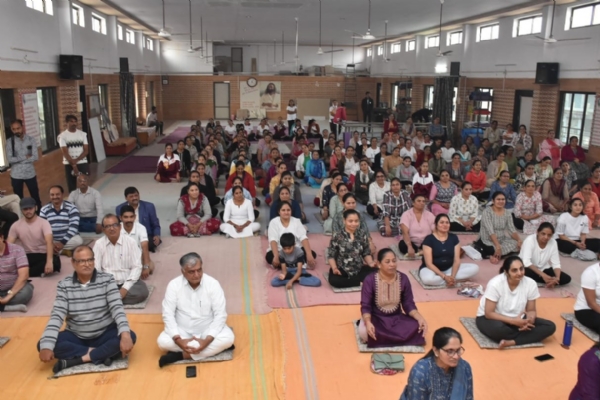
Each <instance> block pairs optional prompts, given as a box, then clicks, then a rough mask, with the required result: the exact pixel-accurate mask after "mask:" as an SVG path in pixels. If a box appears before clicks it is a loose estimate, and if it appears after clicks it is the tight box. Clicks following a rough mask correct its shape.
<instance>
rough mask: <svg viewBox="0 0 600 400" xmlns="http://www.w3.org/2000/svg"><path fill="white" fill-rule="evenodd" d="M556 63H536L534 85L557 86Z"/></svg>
mask: <svg viewBox="0 0 600 400" xmlns="http://www.w3.org/2000/svg"><path fill="white" fill-rule="evenodd" d="M558 71H559V68H558V63H537V68H536V70H535V83H539V84H541V85H556V84H558Z"/></svg>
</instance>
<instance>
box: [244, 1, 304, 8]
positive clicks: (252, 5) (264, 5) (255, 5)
mask: <svg viewBox="0 0 600 400" xmlns="http://www.w3.org/2000/svg"><path fill="white" fill-rule="evenodd" d="M303 5H304V4H302V3H290V4H282V3H249V2H247V1H245V2H243V3H241V6H242V7H247V8H287V9H293V8H300V7H302V6H303Z"/></svg>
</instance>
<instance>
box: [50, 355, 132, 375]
mask: <svg viewBox="0 0 600 400" xmlns="http://www.w3.org/2000/svg"><path fill="white" fill-rule="evenodd" d="M128 367H129V359H127V358H121V359H118V360H115V361H113V362H112V364H110V365H109V366H106V365H104V364H98V365H96V364H92V363H85V364H81V365H77V366H76V367H71V368H65V369H63V370H62V371H60V372H58V373H57V374H54V375H52V376H51V378H53V379H58V378H61V377H63V376H72V375H81V374H102V373H104V372H112V371H118V370H121V369H127V368H128Z"/></svg>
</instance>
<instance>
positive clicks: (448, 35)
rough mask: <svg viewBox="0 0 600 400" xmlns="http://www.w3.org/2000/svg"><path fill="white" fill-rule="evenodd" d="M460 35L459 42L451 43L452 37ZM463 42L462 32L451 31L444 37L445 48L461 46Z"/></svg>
mask: <svg viewBox="0 0 600 400" xmlns="http://www.w3.org/2000/svg"><path fill="white" fill-rule="evenodd" d="M457 34H458V35H460V36H459V37H460V40H459V41H458V42H456V43H452V35H457ZM462 42H463V31H462V29H461V30H458V31H452V32H448V34H447V35H446V46H456V45H459V44H462Z"/></svg>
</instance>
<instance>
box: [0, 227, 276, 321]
mask: <svg viewBox="0 0 600 400" xmlns="http://www.w3.org/2000/svg"><path fill="white" fill-rule="evenodd" d="M243 240H245V243H242V241H243ZM192 251H195V252H197V253H198V254H200V256H201V257H202V260H203V268H204V272H205V273H207V274H208V275H210V276H212V277H213V278H215V279H217V280H218V281H219V282H220V284H221V287H222V288H223V291H224V292H225V298H226V299H227V312H228V313H229V314H249V313H254V314H267V313H269V312H271V308H270V307H269V306H268V305H267V301H266V299H267V295H266V292H265V285H264V282H265V276H266V274H267V270H266V269H265V267H264V254H262V251H261V245H260V238H257V237H252V238H248V239H241V240H234V239H225V237H224V236H220V235H214V236H210V237H202V238H199V239H198V238H193V239H190V238H174V237H170V236H168V237H164V238H163V243H162V245H161V246H160V247H159V250H158V252H156V253H150V257H151V258H152V260H153V261H154V264H155V267H156V268H155V272H154V274H153V275H151V276H150V277H149V278H148V279H147V280H146V281H145V282H146V283H147V284H149V285H153V286H154V287H155V289H154V292H153V293H152V295H151V296H150V299H149V300H148V303H147V305H146V308H144V309H127V310H125V311H126V312H127V313H128V314H129V313H131V314H160V313H162V300H163V298H164V295H165V290H166V288H167V285H168V283H169V282H170V281H171V280H172V279H173V278H175V277H176V276H178V275H180V274H181V270H180V267H179V258H180V257H181V256H182V255H184V254H186V253H188V252H192ZM61 262H62V268H61V272H60V274H58V275H53V276H50V277H47V278H32V281H33V282H32V283H33V285H34V287H35V289H34V292H33V298H32V299H31V301H30V302H29V304H28V305H27V308H28V311H27V312H26V313H18V312H9V313H0V317H5V318H6V317H24V316H27V317H33V316H47V315H50V312H51V311H52V306H53V304H54V299H55V297H56V285H57V284H58V281H60V280H61V279H63V278H64V277H66V276H68V275H70V274H72V273H73V267H72V265H71V259H70V258H67V257H61Z"/></svg>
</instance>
